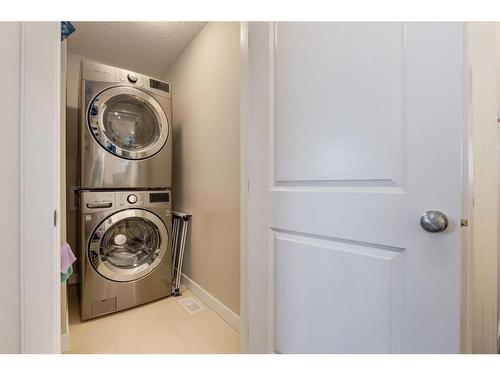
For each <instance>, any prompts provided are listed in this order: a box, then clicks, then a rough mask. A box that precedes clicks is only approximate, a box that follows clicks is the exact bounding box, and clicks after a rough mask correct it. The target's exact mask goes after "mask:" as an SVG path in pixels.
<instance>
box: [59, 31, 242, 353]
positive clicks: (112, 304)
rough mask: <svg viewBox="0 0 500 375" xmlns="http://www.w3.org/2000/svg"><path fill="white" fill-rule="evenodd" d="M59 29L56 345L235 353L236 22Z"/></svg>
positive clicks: (83, 349)
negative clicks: (61, 96)
mask: <svg viewBox="0 0 500 375" xmlns="http://www.w3.org/2000/svg"><path fill="white" fill-rule="evenodd" d="M66 27H67V28H68V30H67V33H66V34H67V35H66V39H65V40H64V42H63V44H62V53H61V56H62V61H61V87H62V92H63V93H64V92H65V93H66V95H65V99H66V100H65V101H64V100H62V102H63V103H62V108H61V165H60V167H61V184H63V185H64V186H61V243H62V244H63V255H64V256H65V257H66V258H64V260H65V261H64V260H63V262H62V266H61V267H63V266H64V269H61V273H62V277H61V281H62V283H61V333H62V337H61V346H62V350H63V352H66V353H103V354H105V353H239V351H240V335H239V322H240V173H241V171H240V170H241V168H240V24H239V23H237V22H68V23H66ZM73 256H74V258H73Z"/></svg>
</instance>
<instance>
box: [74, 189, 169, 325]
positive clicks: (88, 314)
mask: <svg viewBox="0 0 500 375" xmlns="http://www.w3.org/2000/svg"><path fill="white" fill-rule="evenodd" d="M80 215H81V238H80V240H81V243H80V249H81V254H80V257H79V258H80V269H81V285H80V288H81V289H80V312H81V315H80V316H81V318H82V320H87V319H91V318H95V317H97V316H101V315H105V314H109V313H112V312H115V311H119V310H123V309H127V308H129V307H133V306H137V305H140V304H143V303H146V302H149V301H153V300H156V299H159V298H162V297H166V296H169V295H170V294H172V247H171V242H172V241H171V228H172V214H171V195H170V191H169V190H149V191H147V190H145V191H81V192H80Z"/></svg>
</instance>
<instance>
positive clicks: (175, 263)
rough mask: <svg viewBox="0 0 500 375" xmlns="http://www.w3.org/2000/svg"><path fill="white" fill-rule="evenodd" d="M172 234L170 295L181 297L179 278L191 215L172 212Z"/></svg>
mask: <svg viewBox="0 0 500 375" xmlns="http://www.w3.org/2000/svg"><path fill="white" fill-rule="evenodd" d="M172 214H173V218H174V222H173V233H172V283H173V286H172V294H173V295H174V296H176V297H178V296H182V293H181V276H182V261H183V259H184V248H185V246H186V237H187V231H188V224H189V219H191V216H192V215H191V214H187V213H185V212H178V211H172Z"/></svg>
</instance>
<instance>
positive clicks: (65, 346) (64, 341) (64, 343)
mask: <svg viewBox="0 0 500 375" xmlns="http://www.w3.org/2000/svg"><path fill="white" fill-rule="evenodd" d="M68 350H69V333H64V334H62V335H61V353H66V352H67V351H68Z"/></svg>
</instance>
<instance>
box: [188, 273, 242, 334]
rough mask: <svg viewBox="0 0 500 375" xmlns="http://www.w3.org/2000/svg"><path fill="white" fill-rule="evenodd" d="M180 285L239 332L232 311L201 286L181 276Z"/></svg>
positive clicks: (238, 318) (236, 320)
mask: <svg viewBox="0 0 500 375" xmlns="http://www.w3.org/2000/svg"><path fill="white" fill-rule="evenodd" d="M181 285H183V286H185V287H186V288H187V289H189V291H190V292H191V293H193V295H194V296H196V297H197V298H198V299H200V300H201V301H202V302H203V303H205V304H206V305H207V306H208V307H210V309H212V310H213V311H214V312H215V313H216V314H217V315H219V316H220V317H221V318H222V319H224V320H225V321H226V322H227V323H228V324H229V325H230V326H231V327H233V328H234V329H235V330H236V331H238V332H239V331H240V317H239V316H238V315H237V314H236V313H235V312H233V311H231V310H230V309H229V307H227V306H226V305H224V304H223V303H222V302H221V301H219V300H218V299H217V298H215V297H214V296H212V295H211V294H210V293H208V292H207V291H206V290H205V289H203V288H202V287H201V286H199V285H198V284H196V283H195V282H194V281H193V280H191V279H190V278H189V277H187V276H186V275H184V274H182V282H181Z"/></svg>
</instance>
